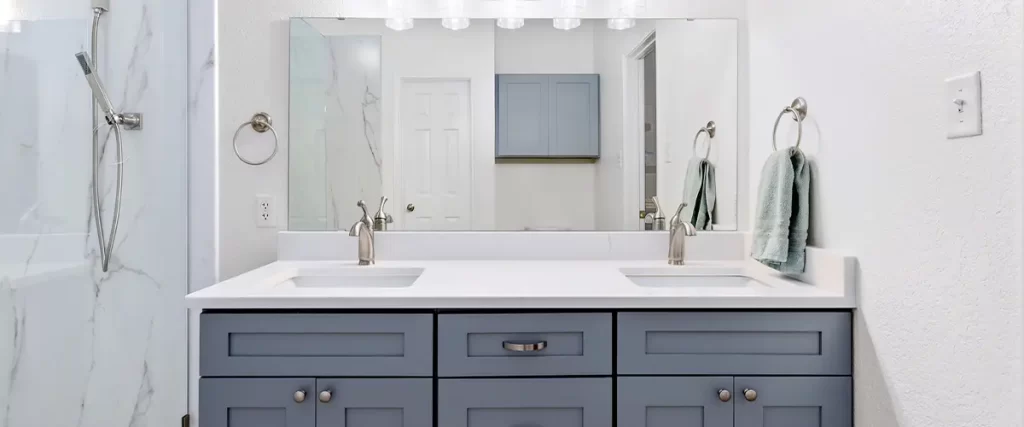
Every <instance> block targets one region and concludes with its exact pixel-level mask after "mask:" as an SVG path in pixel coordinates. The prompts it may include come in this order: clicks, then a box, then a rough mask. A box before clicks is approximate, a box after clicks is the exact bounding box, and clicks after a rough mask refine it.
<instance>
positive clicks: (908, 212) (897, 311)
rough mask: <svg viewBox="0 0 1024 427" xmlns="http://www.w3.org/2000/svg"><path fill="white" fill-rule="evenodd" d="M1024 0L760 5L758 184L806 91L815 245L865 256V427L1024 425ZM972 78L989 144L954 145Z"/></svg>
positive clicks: (860, 376) (796, 0) (755, 36)
mask: <svg viewBox="0 0 1024 427" xmlns="http://www.w3.org/2000/svg"><path fill="white" fill-rule="evenodd" d="M1021 3H1022V2H1021V1H1020V0H1006V1H991V0H963V1H934V0H908V1H903V2H892V1H889V0H869V1H857V2H849V1H822V0H786V1H782V2H764V1H751V2H749V4H748V11H747V13H748V17H749V19H750V33H749V34H750V41H749V42H750V57H751V65H750V67H751V68H750V88H751V105H750V116H751V123H750V126H751V131H750V132H751V141H750V143H751V157H750V158H751V168H750V172H751V174H750V176H751V177H752V180H753V179H756V177H757V176H758V172H759V171H760V167H761V164H762V162H763V160H764V159H765V158H766V157H767V155H768V153H769V151H770V150H771V139H770V138H771V134H770V132H771V129H772V124H773V122H774V120H775V118H776V115H777V114H778V113H779V111H780V110H781V108H782V107H783V106H784V105H787V104H788V103H789V102H790V101H792V99H793V98H794V97H796V96H804V97H806V98H807V100H808V102H809V103H810V111H811V113H810V114H811V115H810V117H809V120H808V121H807V122H806V136H805V137H806V141H805V142H804V145H803V148H804V151H805V152H806V153H807V154H808V155H810V156H811V157H813V158H814V159H815V161H816V162H817V167H816V169H815V170H814V171H815V174H814V176H815V183H814V190H813V201H814V206H813V209H812V216H813V217H814V221H813V230H812V240H813V242H814V243H815V244H817V245H819V246H823V247H828V248H839V249H843V250H846V251H848V252H849V253H851V254H853V255H856V256H857V257H859V260H860V272H859V274H860V281H859V285H860V289H859V293H860V307H861V309H860V310H859V311H858V312H857V325H856V328H857V330H856V338H855V348H856V361H855V371H856V378H855V384H856V406H855V407H856V419H857V425H859V426H896V425H899V426H904V427H907V426H921V427H925V426H927V427H934V426H1019V425H1021V424H1022V419H1021V399H1022V396H1021V394H1022V391H1021V387H1022V384H1021V383H1022V378H1021V359H1022V342H1021V324H1022V322H1021V321H1022V319H1021V311H1022V300H1021V295H1022V293H1021V189H1022V188H1021V131H1022V128H1021V107H1022V105H1021V90H1022V83H1021V78H1022V76H1021V73H1022V61H1021V56H1022V52H1021V44H1022V36H1021V31H1022V28H1021V27H1022V25H1021V23H1022V20H1021V19H1022V7H1021ZM973 70H981V71H982V78H983V92H984V94H983V95H984V110H983V114H984V123H985V134H984V135H983V136H980V137H976V138H971V139H962V140H947V139H946V138H945V132H946V131H945V128H944V122H943V118H944V117H945V112H946V109H947V108H950V103H951V100H949V99H946V97H945V94H944V86H943V80H944V79H945V78H947V77H950V76H956V75H960V74H963V73H966V72H970V71H973ZM786 123H787V124H788V123H791V122H786ZM790 131H792V129H790ZM784 136H788V138H790V139H789V141H792V140H793V139H794V138H795V132H790V133H789V134H788V135H787V132H785V131H780V138H781V137H784ZM751 185H752V187H753V188H756V182H754V181H752V182H751ZM752 196H753V195H752Z"/></svg>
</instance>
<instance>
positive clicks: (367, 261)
mask: <svg viewBox="0 0 1024 427" xmlns="http://www.w3.org/2000/svg"><path fill="white" fill-rule="evenodd" d="M356 206H359V207H360V208H361V209H362V210H363V216H362V218H359V221H356V223H355V224H352V228H350V229H349V230H348V235H349V236H352V237H358V238H359V265H372V264H373V263H374V262H376V258H377V254H376V253H375V252H374V250H373V218H370V213H369V212H367V211H366V203H365V202H363V201H362V200H360V201H359V202H358V203H356Z"/></svg>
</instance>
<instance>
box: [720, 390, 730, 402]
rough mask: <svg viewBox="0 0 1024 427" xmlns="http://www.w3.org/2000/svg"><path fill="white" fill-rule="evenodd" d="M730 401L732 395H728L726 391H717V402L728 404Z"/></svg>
mask: <svg viewBox="0 0 1024 427" xmlns="http://www.w3.org/2000/svg"><path fill="white" fill-rule="evenodd" d="M730 399H732V393H729V390H726V389H724V388H723V389H721V390H718V400H721V401H723V402H728V401H729V400H730Z"/></svg>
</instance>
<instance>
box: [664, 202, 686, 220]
mask: <svg viewBox="0 0 1024 427" xmlns="http://www.w3.org/2000/svg"><path fill="white" fill-rule="evenodd" d="M687 206H689V205H688V204H686V202H682V203H680V204H679V207H678V208H676V214H675V215H672V220H671V221H669V222H671V223H675V222H676V221H678V220H680V219H681V217H682V215H683V209H685V208H686V207H687Z"/></svg>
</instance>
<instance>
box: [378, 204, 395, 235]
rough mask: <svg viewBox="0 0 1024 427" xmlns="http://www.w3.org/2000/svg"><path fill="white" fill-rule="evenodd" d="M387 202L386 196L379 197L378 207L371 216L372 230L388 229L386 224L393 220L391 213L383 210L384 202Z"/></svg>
mask: <svg viewBox="0 0 1024 427" xmlns="http://www.w3.org/2000/svg"><path fill="white" fill-rule="evenodd" d="M387 202H388V197H387V196H381V197H380V208H378V209H377V213H376V214H375V215H374V216H373V231H388V224H391V223H393V222H395V219H394V218H392V217H391V214H389V213H386V212H384V204H385V203H387Z"/></svg>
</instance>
